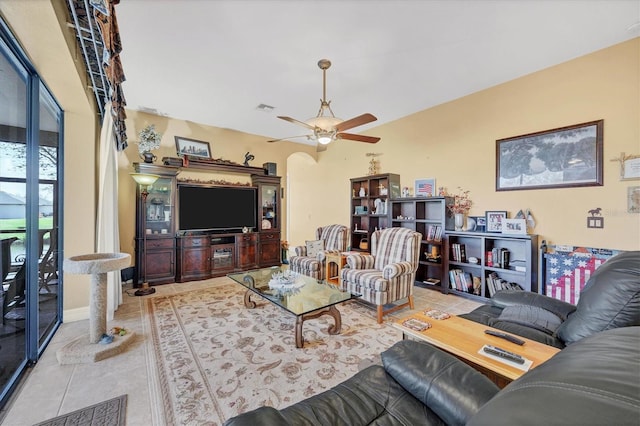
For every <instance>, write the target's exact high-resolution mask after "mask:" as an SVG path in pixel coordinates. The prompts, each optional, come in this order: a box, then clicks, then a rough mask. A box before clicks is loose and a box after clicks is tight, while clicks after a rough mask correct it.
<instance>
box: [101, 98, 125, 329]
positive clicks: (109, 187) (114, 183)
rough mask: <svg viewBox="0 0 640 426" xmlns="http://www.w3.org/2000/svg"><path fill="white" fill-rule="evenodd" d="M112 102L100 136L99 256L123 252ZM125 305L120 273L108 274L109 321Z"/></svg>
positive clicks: (107, 106)
mask: <svg viewBox="0 0 640 426" xmlns="http://www.w3.org/2000/svg"><path fill="white" fill-rule="evenodd" d="M111 114H112V109H111V102H109V103H107V105H105V110H104V119H103V121H102V131H101V133H100V147H99V149H100V171H99V177H98V179H99V187H98V230H97V236H96V238H97V240H98V247H97V252H98V253H118V252H120V236H119V234H118V233H119V229H118V162H117V157H116V142H115V135H114V132H113V117H112V115H111ZM121 304H122V282H121V280H120V271H114V272H109V273H108V274H107V321H111V320H113V314H114V312H115V311H116V310H117V309H118V306H120V305H121Z"/></svg>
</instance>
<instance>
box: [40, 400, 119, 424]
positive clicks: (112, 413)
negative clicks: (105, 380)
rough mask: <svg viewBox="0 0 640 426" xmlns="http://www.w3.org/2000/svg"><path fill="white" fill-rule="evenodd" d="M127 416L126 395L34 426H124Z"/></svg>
mask: <svg viewBox="0 0 640 426" xmlns="http://www.w3.org/2000/svg"><path fill="white" fill-rule="evenodd" d="M126 415H127V395H121V396H119V397H117V398H113V399H109V400H107V401H103V402H99V403H97V404H94V405H91V406H89V407H85V408H82V409H80V410H76V411H73V412H71V413H67V414H63V415H61V416H58V417H55V418H53V419H50V420H46V421H44V422H42V423H37V424H36V425H34V426H64V425H73V426H90V425H101V426H124V425H125V424H126V421H125V419H126Z"/></svg>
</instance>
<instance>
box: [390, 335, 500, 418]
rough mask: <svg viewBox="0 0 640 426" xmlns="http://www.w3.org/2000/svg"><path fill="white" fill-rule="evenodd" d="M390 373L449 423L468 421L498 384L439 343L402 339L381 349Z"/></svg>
mask: <svg viewBox="0 0 640 426" xmlns="http://www.w3.org/2000/svg"><path fill="white" fill-rule="evenodd" d="M382 362H383V364H384V368H385V370H386V371H387V373H388V374H389V375H390V376H391V377H393V378H394V379H395V380H396V381H397V382H398V383H399V384H400V385H401V386H402V387H403V388H404V389H405V390H406V391H407V392H409V393H410V394H411V395H413V396H414V397H415V398H416V399H418V400H420V401H422V403H423V404H425V405H426V406H427V407H429V409H431V410H432V411H433V412H435V413H436V414H437V415H438V417H440V418H441V419H442V420H443V421H444V422H445V423H447V424H455V425H462V424H466V423H467V422H468V421H469V419H470V418H471V417H473V415H475V413H476V412H477V411H478V410H479V409H480V407H482V406H483V405H484V404H485V403H486V402H487V401H489V400H490V399H491V398H493V397H494V396H495V395H496V394H497V393H498V392H499V390H500V389H499V388H498V386H496V384H495V383H493V382H492V381H491V380H489V379H488V378H487V377H486V376H484V375H482V374H481V373H479V372H478V371H476V370H474V369H473V368H472V367H470V366H468V365H467V364H465V363H463V362H462V361H460V360H458V359H457V358H455V357H454V356H452V355H449V354H447V353H445V352H443V351H441V350H439V349H437V348H436V347H434V346H432V345H430V344H428V343H423V342H417V341H414V340H403V341H401V342H398V343H396V344H395V345H393V346H392V347H391V348H389V349H387V350H386V351H384V352H383V353H382Z"/></svg>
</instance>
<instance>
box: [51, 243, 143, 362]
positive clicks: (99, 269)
mask: <svg viewBox="0 0 640 426" xmlns="http://www.w3.org/2000/svg"><path fill="white" fill-rule="evenodd" d="M130 262H131V256H130V255H129V254H127V253H94V254H86V255H82V256H74V257H70V258H68V259H65V260H64V271H65V272H67V273H70V274H90V275H91V291H90V298H89V336H88V338H87V336H86V335H85V336H80V337H79V338H77V339H75V340H73V341H72V342H70V343H68V344H66V345H65V346H63V347H62V348H60V349H58V351H57V352H56V357H57V358H58V363H60V364H78V363H91V362H96V361H100V360H103V359H105V358H109V357H111V356H113V355H117V354H119V353H121V352H122V351H123V350H124V348H125V347H126V346H127V345H128V344H129V343H130V342H131V340H132V338H133V336H134V334H133V332H131V331H127V334H125V335H124V336H119V335H115V336H114V338H113V342H111V343H108V344H101V343H98V342H100V339H101V338H102V336H103V335H104V334H106V332H107V272H111V271H119V270H121V269H123V268H126V267H127V266H129V263H130Z"/></svg>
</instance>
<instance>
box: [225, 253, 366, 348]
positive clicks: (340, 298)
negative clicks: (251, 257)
mask: <svg viewBox="0 0 640 426" xmlns="http://www.w3.org/2000/svg"><path fill="white" fill-rule="evenodd" d="M288 270H289V267H288V266H286V265H283V266H274V267H271V268H262V269H254V270H251V271H244V272H240V273H234V274H228V275H227V276H228V277H229V278H231V279H232V280H234V281H235V282H237V283H238V284H241V285H242V286H244V287H245V288H246V289H247V291H246V293H245V294H244V306H246V307H247V308H250V309H253V308H255V307H256V303H255V302H254V301H252V300H251V297H252V296H254V295H258V296H260V297H262V298H263V299H265V300H268V301H269V302H271V303H273V304H274V305H277V306H279V307H281V308H283V309H285V310H286V311H288V312H290V313H292V314H293V315H295V316H296V347H297V348H301V347H302V346H303V345H304V340H303V338H302V324H303V323H304V322H305V321H306V320H309V319H313V318H318V317H319V316H321V315H329V316H331V317H333V319H334V322H335V323H334V325H332V326H329V329H328V331H329V334H332V335H333V334H339V333H340V329H341V328H342V318H341V316H340V311H338V309H337V308H336V305H337V304H339V303H343V302H346V301H348V300H351V299H355V298H356V297H359V295H357V294H352V293H349V292H347V291H340V290H339V289H338V288H337V287H336V286H335V285H331V284H327V283H325V282H324V281H321V280H317V279H315V278H311V277H308V276H306V275H302V274H299V275H297V276H296V277H295V282H294V284H292V285H291V286H284V287H281V288H271V287H269V282H270V281H271V280H272V278H274V274H276V276H278V274H281V273H285V274H286V273H288ZM285 271H286V272H285Z"/></svg>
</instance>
